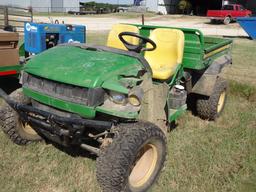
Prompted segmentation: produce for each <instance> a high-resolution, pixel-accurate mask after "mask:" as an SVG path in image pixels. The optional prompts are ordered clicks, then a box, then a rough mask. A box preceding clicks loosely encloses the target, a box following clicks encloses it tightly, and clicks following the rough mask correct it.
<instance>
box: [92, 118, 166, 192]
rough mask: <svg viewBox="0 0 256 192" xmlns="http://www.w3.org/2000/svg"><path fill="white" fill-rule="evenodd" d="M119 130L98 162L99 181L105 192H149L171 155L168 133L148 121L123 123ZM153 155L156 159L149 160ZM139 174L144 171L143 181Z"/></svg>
mask: <svg viewBox="0 0 256 192" xmlns="http://www.w3.org/2000/svg"><path fill="white" fill-rule="evenodd" d="M118 130H119V131H117V132H116V134H115V136H114V138H113V142H112V143H111V144H110V145H109V146H108V147H106V148H105V149H103V150H102V152H101V154H100V156H99V157H98V159H97V163H96V166H97V179H98V182H99V184H100V186H101V188H102V190H103V191H104V192H119V191H125V192H131V191H134V192H142V191H146V190H147V189H149V188H150V187H151V186H152V184H153V183H154V182H155V181H156V179H157V177H158V175H159V174H160V172H161V169H162V168H163V166H164V162H165V160H166V153H167V147H166V137H165V134H164V133H163V132H162V130H161V129H160V128H158V127H157V126H156V125H154V124H152V123H148V122H137V123H130V124H122V125H120V126H119V127H118ZM145 147H146V148H145ZM150 147H152V149H151V148H150ZM154 151H155V152H156V153H154ZM150 152H152V153H150ZM139 154H140V155H141V156H138V155H139ZM155 154H157V155H156V156H155ZM151 156H152V157H153V158H149V157H151ZM147 158H148V159H147ZM144 160H147V161H146V162H148V163H145V161H144ZM151 162H152V164H151ZM142 165H143V166H142ZM142 167H143V168H142ZM149 167H150V168H149ZM136 171H141V173H142V176H141V178H139V177H138V176H137V175H136V173H137V172H136ZM144 173H145V175H143V174H144Z"/></svg>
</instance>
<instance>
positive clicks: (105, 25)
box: [34, 15, 248, 37]
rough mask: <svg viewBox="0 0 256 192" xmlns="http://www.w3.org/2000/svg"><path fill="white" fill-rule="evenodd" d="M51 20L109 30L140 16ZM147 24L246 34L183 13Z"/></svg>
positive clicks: (231, 26) (45, 19) (38, 18)
mask: <svg viewBox="0 0 256 192" xmlns="http://www.w3.org/2000/svg"><path fill="white" fill-rule="evenodd" d="M34 19H35V21H37V22H49V21H50V17H47V16H35V18H34ZM51 19H52V20H53V21H55V20H56V19H58V20H59V21H60V22H62V21H64V22H65V23H69V24H82V25H86V26H87V30H88V31H95V30H96V31H97V30H98V31H101V30H110V29H111V26H112V25H113V24H116V23H137V24H140V23H141V18H140V17H133V16H122V17H120V16H115V15H101V16H53V17H51ZM145 24H147V25H163V26H172V27H184V28H196V29H200V30H201V31H202V32H203V33H204V34H205V35H218V36H239V37H247V36H248V35H247V34H246V33H245V32H244V30H243V29H242V28H241V27H240V26H239V24H238V23H235V22H234V23H231V24H229V25H224V24H210V22H209V19H208V18H206V17H197V16H183V15H155V16H151V17H146V18H145Z"/></svg>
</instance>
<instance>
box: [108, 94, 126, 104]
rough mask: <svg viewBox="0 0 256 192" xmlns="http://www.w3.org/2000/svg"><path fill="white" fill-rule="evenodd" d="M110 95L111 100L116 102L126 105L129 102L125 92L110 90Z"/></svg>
mask: <svg viewBox="0 0 256 192" xmlns="http://www.w3.org/2000/svg"><path fill="white" fill-rule="evenodd" d="M109 96H110V100H111V101H113V102H114V103H116V104H121V105H125V104H126V103H127V97H126V96H125V94H122V93H118V92H115V91H110V92H109Z"/></svg>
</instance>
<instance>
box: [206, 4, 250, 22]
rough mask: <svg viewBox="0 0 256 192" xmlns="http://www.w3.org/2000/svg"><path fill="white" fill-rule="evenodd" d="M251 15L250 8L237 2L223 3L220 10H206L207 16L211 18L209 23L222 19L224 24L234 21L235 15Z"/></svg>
mask: <svg viewBox="0 0 256 192" xmlns="http://www.w3.org/2000/svg"><path fill="white" fill-rule="evenodd" d="M251 15H252V12H251V11H250V10H247V9H245V8H244V7H243V6H242V5H238V4H230V5H224V6H223V7H222V8H221V10H208V12H207V17H209V18H211V23H216V22H217V21H222V22H223V23H224V24H226V25H227V24H229V23H230V22H231V21H235V20H236V18H237V17H250V16H251Z"/></svg>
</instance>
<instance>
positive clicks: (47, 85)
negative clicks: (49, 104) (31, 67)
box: [22, 72, 104, 106]
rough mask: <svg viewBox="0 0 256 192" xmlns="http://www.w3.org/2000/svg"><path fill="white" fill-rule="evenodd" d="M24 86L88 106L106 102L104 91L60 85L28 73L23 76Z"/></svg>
mask: <svg viewBox="0 0 256 192" xmlns="http://www.w3.org/2000/svg"><path fill="white" fill-rule="evenodd" d="M22 83H23V86H24V87H26V88H29V89H31V90H34V91H37V92H40V93H43V94H45V95H48V96H51V97H54V98H57V99H61V100H64V101H69V102H73V103H77V104H83V105H87V106H97V105H100V104H102V103H103V102H104V90H103V89H101V88H94V89H88V88H84V87H79V86H74V85H69V84H65V83H59V82H57V81H52V80H48V79H45V78H41V77H38V76H34V75H31V74H28V73H25V72H24V73H23V75H22Z"/></svg>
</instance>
